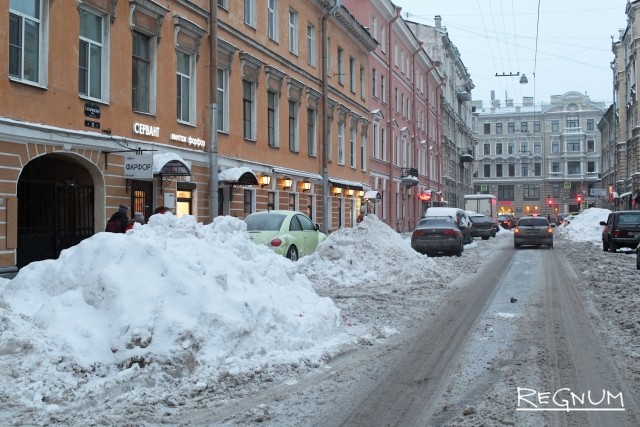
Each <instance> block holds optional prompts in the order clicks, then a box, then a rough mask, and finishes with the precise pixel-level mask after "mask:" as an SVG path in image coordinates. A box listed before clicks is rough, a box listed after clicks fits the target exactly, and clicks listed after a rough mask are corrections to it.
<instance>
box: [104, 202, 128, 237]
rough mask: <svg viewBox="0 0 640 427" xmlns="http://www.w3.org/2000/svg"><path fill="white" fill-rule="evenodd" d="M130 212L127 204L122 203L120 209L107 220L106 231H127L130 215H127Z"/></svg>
mask: <svg viewBox="0 0 640 427" xmlns="http://www.w3.org/2000/svg"><path fill="white" fill-rule="evenodd" d="M128 212H129V208H128V207H126V206H125V205H120V207H119V208H118V211H117V212H115V213H114V214H113V215H111V218H110V219H109V221H107V226H106V227H105V229H104V231H107V232H109V233H124V232H125V231H126V228H127V225H128V224H129V216H128V215H127V214H128Z"/></svg>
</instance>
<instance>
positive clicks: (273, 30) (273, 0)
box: [267, 0, 278, 41]
mask: <svg viewBox="0 0 640 427" xmlns="http://www.w3.org/2000/svg"><path fill="white" fill-rule="evenodd" d="M267 36H268V37H269V38H270V39H271V40H274V41H278V0H268V2H267Z"/></svg>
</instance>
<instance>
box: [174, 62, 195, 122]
mask: <svg viewBox="0 0 640 427" xmlns="http://www.w3.org/2000/svg"><path fill="white" fill-rule="evenodd" d="M176 54H177V90H178V93H177V115H178V116H177V117H178V120H179V121H181V122H185V123H193V122H194V120H193V119H194V117H193V116H194V114H193V111H194V109H195V103H194V101H195V96H193V95H194V92H195V88H194V81H195V79H194V78H193V77H194V76H193V69H194V66H193V65H194V62H195V58H194V57H193V56H192V55H189V54H187V53H186V52H182V51H180V50H178V51H177V52H176Z"/></svg>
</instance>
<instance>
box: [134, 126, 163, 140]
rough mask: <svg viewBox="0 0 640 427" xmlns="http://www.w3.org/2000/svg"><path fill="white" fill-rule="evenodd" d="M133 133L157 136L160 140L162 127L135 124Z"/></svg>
mask: <svg viewBox="0 0 640 427" xmlns="http://www.w3.org/2000/svg"><path fill="white" fill-rule="evenodd" d="M133 133H137V134H138V135H145V136H155V137H156V138H158V137H159V136H160V127H159V126H151V125H145V124H144V123H134V124H133Z"/></svg>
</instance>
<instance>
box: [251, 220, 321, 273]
mask: <svg viewBox="0 0 640 427" xmlns="http://www.w3.org/2000/svg"><path fill="white" fill-rule="evenodd" d="M244 222H245V223H246V224H247V231H248V232H249V237H250V238H251V240H252V241H253V242H254V243H257V244H261V245H266V246H267V247H268V248H270V249H272V250H273V251H274V252H275V253H277V254H280V255H284V256H286V257H287V258H289V259H290V260H292V261H297V260H298V258H301V257H303V256H305V255H309V254H310V253H313V251H315V250H316V248H317V247H318V245H319V244H320V243H322V242H323V241H324V240H325V239H326V238H327V236H326V234H324V233H323V232H321V231H320V230H319V229H320V226H319V225H318V224H314V223H313V221H311V219H310V218H309V217H308V216H306V215H305V214H303V213H301V212H298V211H285V210H274V211H263V212H256V213H252V214H250V215H248V216H247V217H246V218H245V219H244Z"/></svg>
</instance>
